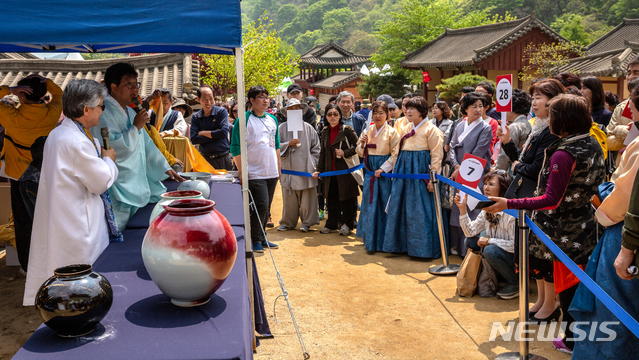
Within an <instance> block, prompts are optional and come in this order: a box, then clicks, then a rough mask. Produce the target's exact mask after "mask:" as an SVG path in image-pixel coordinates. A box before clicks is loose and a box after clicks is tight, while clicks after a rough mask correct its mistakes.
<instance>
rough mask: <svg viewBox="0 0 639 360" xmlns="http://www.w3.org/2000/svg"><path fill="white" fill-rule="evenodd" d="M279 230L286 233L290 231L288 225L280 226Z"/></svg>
mask: <svg viewBox="0 0 639 360" xmlns="http://www.w3.org/2000/svg"><path fill="white" fill-rule="evenodd" d="M277 230H279V231H286V230H288V227H287V226H286V225H280V226H278V227H277Z"/></svg>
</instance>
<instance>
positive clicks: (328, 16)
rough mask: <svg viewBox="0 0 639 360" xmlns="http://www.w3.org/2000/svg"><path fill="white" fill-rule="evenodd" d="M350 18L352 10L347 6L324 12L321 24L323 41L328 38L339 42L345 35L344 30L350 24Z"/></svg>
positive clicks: (326, 40)
mask: <svg viewBox="0 0 639 360" xmlns="http://www.w3.org/2000/svg"><path fill="white" fill-rule="evenodd" d="M352 18H353V12H352V11H351V9H349V8H347V7H346V8H341V9H335V10H331V11H328V12H326V13H325V14H324V23H323V24H322V39H323V42H328V41H329V40H333V41H334V42H341V40H342V39H344V37H345V34H346V30H347V29H348V27H349V26H350V25H351V19H352Z"/></svg>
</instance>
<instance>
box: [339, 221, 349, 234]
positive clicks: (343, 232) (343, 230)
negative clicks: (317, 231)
mask: <svg viewBox="0 0 639 360" xmlns="http://www.w3.org/2000/svg"><path fill="white" fill-rule="evenodd" d="M350 233H351V229H349V228H348V226H347V225H346V224H344V225H342V228H341V229H340V230H339V234H340V235H342V236H348V235H349V234H350Z"/></svg>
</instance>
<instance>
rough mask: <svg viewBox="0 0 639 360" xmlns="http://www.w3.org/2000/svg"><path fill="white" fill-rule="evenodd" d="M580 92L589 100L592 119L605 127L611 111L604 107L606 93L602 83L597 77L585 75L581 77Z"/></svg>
mask: <svg viewBox="0 0 639 360" xmlns="http://www.w3.org/2000/svg"><path fill="white" fill-rule="evenodd" d="M581 85H582V86H581V92H582V93H583V94H584V95H585V96H586V97H587V98H588V100H589V101H590V114H591V115H592V120H593V121H594V122H596V123H598V124H600V125H603V128H604V129H605V128H606V126H608V123H609V122H610V118H611V117H612V112H611V111H610V110H608V109H606V95H605V93H604V88H603V83H602V82H601V80H599V78H596V77H594V76H586V77H584V78H583V79H581Z"/></svg>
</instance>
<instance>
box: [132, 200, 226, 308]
mask: <svg viewBox="0 0 639 360" xmlns="http://www.w3.org/2000/svg"><path fill="white" fill-rule="evenodd" d="M214 207H215V202H214V201H212V200H205V199H186V200H175V201H173V202H171V203H170V204H168V205H164V209H165V212H163V213H161V214H160V215H159V216H158V217H157V218H156V219H155V220H153V222H152V223H151V226H150V227H149V229H148V230H147V232H146V235H145V236H144V241H143V243H142V259H143V260H144V266H145V267H146V270H147V271H148V272H149V275H150V276H151V279H152V280H153V281H154V282H155V284H156V285H157V286H158V287H159V288H160V290H162V292H163V293H164V294H165V295H167V296H168V297H170V298H171V302H172V303H173V304H175V305H178V306H197V305H202V304H205V303H207V302H208V301H209V299H210V296H211V294H213V293H214V292H215V291H216V290H217V289H219V288H220V286H222V284H223V283H224V281H225V280H226V278H227V277H228V275H229V274H230V272H231V269H232V268H233V264H234V263H235V257H236V255H237V240H236V239H235V234H234V233H233V229H232V228H231V224H229V222H228V220H226V218H225V217H224V216H222V214H220V213H219V212H218V211H217V210H215V209H214Z"/></svg>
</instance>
